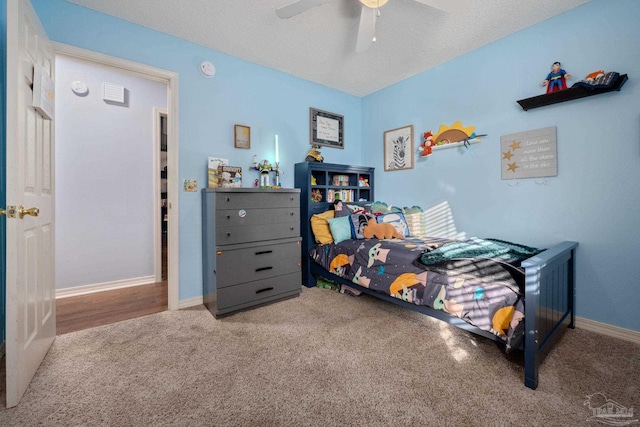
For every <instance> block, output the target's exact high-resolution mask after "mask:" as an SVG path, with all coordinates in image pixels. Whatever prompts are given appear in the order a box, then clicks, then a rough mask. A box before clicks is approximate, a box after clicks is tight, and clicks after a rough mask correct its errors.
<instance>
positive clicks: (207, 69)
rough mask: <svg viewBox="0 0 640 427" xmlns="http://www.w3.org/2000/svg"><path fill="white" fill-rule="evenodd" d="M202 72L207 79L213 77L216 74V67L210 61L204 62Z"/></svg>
mask: <svg viewBox="0 0 640 427" xmlns="http://www.w3.org/2000/svg"><path fill="white" fill-rule="evenodd" d="M200 72H201V73H202V74H203V75H204V76H205V77H213V76H214V75H215V74H216V67H215V66H214V65H213V63H211V62H210V61H202V63H201V64H200Z"/></svg>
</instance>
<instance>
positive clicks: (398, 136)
mask: <svg viewBox="0 0 640 427" xmlns="http://www.w3.org/2000/svg"><path fill="white" fill-rule="evenodd" d="M404 169H413V125H409V126H404V127H401V128H396V129H391V130H388V131H386V132H385V133H384V170H385V171H399V170H404Z"/></svg>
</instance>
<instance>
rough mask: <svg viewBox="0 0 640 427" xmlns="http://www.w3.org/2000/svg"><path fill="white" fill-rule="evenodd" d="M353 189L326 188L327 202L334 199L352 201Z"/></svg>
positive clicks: (331, 201)
mask: <svg viewBox="0 0 640 427" xmlns="http://www.w3.org/2000/svg"><path fill="white" fill-rule="evenodd" d="M354 197H355V195H354V193H353V190H327V202H329V203H333V202H334V201H336V200H342V201H343V202H353V201H354Z"/></svg>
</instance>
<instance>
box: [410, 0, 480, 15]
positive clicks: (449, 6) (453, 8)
mask: <svg viewBox="0 0 640 427" xmlns="http://www.w3.org/2000/svg"><path fill="white" fill-rule="evenodd" d="M414 1H417V2H418V3H422V4H425V5H427V6H430V7H434V8H436V9H440V10H443V11H445V12H447V13H458V12H460V11H461V10H463V9H464V8H465V7H467V6H468V5H469V0H414Z"/></svg>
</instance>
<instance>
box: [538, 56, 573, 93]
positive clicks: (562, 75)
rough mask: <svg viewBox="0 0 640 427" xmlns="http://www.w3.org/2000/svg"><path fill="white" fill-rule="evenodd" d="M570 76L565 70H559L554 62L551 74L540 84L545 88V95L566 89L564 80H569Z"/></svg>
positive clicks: (558, 65) (558, 66) (558, 64)
mask: <svg viewBox="0 0 640 427" xmlns="http://www.w3.org/2000/svg"><path fill="white" fill-rule="evenodd" d="M570 78H571V74H568V73H567V72H566V71H565V70H563V69H562V68H560V63H559V62H554V63H553V65H552V66H551V72H550V73H549V74H548V75H547V78H546V79H545V80H544V81H543V82H542V86H546V87H547V93H551V92H557V91H559V90H564V89H566V88H567V81H566V79H570Z"/></svg>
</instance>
